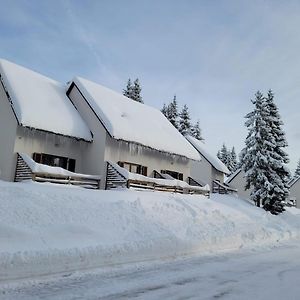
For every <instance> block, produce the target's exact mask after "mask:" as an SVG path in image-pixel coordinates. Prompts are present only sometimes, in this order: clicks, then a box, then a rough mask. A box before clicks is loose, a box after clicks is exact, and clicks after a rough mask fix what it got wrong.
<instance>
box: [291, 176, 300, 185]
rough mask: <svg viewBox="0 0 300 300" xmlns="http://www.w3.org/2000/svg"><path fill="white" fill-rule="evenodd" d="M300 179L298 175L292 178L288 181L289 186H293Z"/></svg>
mask: <svg viewBox="0 0 300 300" xmlns="http://www.w3.org/2000/svg"><path fill="white" fill-rule="evenodd" d="M299 179H300V176H297V177H295V178H292V179H291V180H290V181H289V182H288V186H289V188H291V187H292V186H293V185H294V184H295V183H296V182H298V181H299Z"/></svg>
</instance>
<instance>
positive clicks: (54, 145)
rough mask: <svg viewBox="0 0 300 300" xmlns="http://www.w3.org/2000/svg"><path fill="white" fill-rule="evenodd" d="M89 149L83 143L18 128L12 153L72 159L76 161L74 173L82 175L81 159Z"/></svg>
mask: <svg viewBox="0 0 300 300" xmlns="http://www.w3.org/2000/svg"><path fill="white" fill-rule="evenodd" d="M89 147H90V144H89V143H87V142H84V141H77V140H75V139H73V138H69V137H64V136H58V135H55V134H52V133H47V132H43V131H39V130H31V129H28V128H24V127H21V126H19V127H18V129H17V136H16V140H15V146H14V152H21V153H26V154H28V155H29V156H30V157H32V154H33V153H34V152H37V153H47V154H52V155H57V156H65V157H69V158H73V159H75V160H76V165H75V172H77V173H84V170H83V157H84V153H85V152H86V150H87V149H88V148H89Z"/></svg>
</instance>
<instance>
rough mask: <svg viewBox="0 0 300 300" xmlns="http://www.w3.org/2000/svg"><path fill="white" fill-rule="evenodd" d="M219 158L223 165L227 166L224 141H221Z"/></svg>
mask: <svg viewBox="0 0 300 300" xmlns="http://www.w3.org/2000/svg"><path fill="white" fill-rule="evenodd" d="M220 160H221V162H222V163H223V164H224V165H225V166H227V164H228V151H227V147H226V146H225V143H223V146H222V148H221V151H220Z"/></svg>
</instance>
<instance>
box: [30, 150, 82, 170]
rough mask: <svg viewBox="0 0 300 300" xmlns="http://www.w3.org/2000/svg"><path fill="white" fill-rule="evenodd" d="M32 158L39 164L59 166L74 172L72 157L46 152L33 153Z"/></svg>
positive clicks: (74, 163) (74, 161) (74, 162)
mask: <svg viewBox="0 0 300 300" xmlns="http://www.w3.org/2000/svg"><path fill="white" fill-rule="evenodd" d="M33 160H34V161H35V162H37V163H40V164H44V165H48V166H52V167H61V168H63V169H66V170H69V171H71V172H75V165H76V160H75V159H73V158H68V157H63V156H55V155H51V154H46V153H33Z"/></svg>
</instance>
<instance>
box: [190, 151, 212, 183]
mask: <svg viewBox="0 0 300 300" xmlns="http://www.w3.org/2000/svg"><path fill="white" fill-rule="evenodd" d="M201 158H202V160H201V161H192V162H191V177H192V178H193V179H195V180H198V181H199V182H200V183H204V184H209V186H210V188H212V181H213V168H212V166H211V164H210V163H209V162H208V161H207V160H206V159H205V158H204V157H202V156H201Z"/></svg>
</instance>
